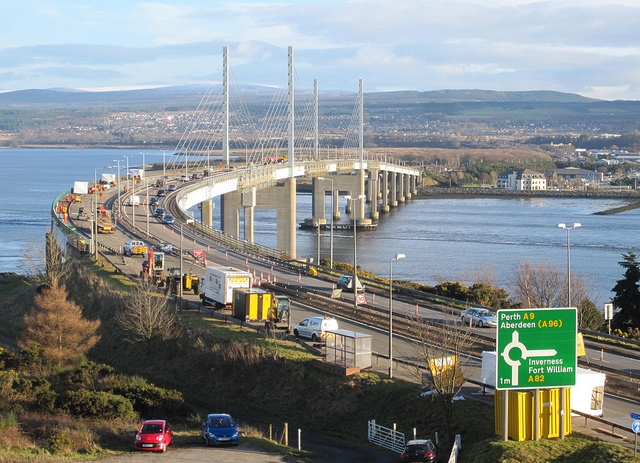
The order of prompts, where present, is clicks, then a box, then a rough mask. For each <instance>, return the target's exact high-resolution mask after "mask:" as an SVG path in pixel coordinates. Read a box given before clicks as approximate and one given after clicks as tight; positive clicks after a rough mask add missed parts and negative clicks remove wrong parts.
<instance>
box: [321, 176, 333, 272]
mask: <svg viewBox="0 0 640 463" xmlns="http://www.w3.org/2000/svg"><path fill="white" fill-rule="evenodd" d="M318 180H328V181H330V182H331V232H330V236H331V238H330V239H329V248H330V251H329V267H331V268H332V269H333V179H332V178H324V177H318ZM318 233H320V232H318ZM319 263H320V251H318V264H319Z"/></svg>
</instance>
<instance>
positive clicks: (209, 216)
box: [200, 199, 213, 228]
mask: <svg viewBox="0 0 640 463" xmlns="http://www.w3.org/2000/svg"><path fill="white" fill-rule="evenodd" d="M200 215H201V216H202V217H201V220H202V224H203V225H206V226H207V227H209V228H213V201H212V200H210V199H207V200H206V201H202V202H201V203H200Z"/></svg>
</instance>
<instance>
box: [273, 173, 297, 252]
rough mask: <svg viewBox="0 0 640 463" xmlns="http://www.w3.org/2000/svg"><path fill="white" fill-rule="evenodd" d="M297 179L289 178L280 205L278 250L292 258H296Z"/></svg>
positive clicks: (277, 220)
mask: <svg viewBox="0 0 640 463" xmlns="http://www.w3.org/2000/svg"><path fill="white" fill-rule="evenodd" d="M296 183H297V182H296V179H295V177H294V178H287V179H285V180H284V187H283V188H282V199H283V201H282V202H279V204H281V206H279V207H278V214H277V219H276V223H277V228H278V239H277V246H278V250H279V251H282V252H284V253H285V254H288V257H289V258H290V259H295V258H296V230H297V224H296Z"/></svg>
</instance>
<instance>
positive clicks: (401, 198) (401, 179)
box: [396, 174, 405, 203]
mask: <svg viewBox="0 0 640 463" xmlns="http://www.w3.org/2000/svg"><path fill="white" fill-rule="evenodd" d="M396 175H397V176H398V180H397V185H398V202H399V203H404V201H405V196H404V174H396Z"/></svg>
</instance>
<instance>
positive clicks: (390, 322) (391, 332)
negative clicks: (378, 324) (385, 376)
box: [389, 254, 406, 378]
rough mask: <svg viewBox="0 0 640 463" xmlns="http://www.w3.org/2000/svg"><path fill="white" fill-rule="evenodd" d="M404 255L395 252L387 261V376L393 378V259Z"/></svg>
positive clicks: (398, 258)
mask: <svg viewBox="0 0 640 463" xmlns="http://www.w3.org/2000/svg"><path fill="white" fill-rule="evenodd" d="M405 257H406V256H405V255H404V254H396V256H395V257H394V258H393V259H391V260H390V261H389V378H393V261H394V260H400V259H404V258H405Z"/></svg>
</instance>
